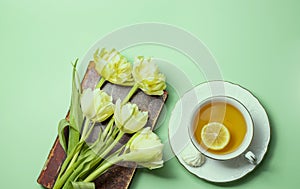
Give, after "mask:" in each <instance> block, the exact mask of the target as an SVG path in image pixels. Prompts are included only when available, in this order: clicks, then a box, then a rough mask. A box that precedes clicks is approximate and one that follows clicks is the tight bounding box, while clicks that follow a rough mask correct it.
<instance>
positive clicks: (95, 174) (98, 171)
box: [83, 157, 122, 182]
mask: <svg viewBox="0 0 300 189" xmlns="http://www.w3.org/2000/svg"><path fill="white" fill-rule="evenodd" d="M121 160H122V159H121V158H120V157H115V158H112V159H111V160H110V161H108V160H105V161H104V162H105V163H104V164H102V165H101V166H99V167H98V168H97V169H96V170H95V171H93V172H92V173H91V174H90V175H89V176H88V177H87V178H85V179H84V180H83V182H91V181H93V180H95V179H96V178H98V177H99V176H100V175H101V174H102V173H103V172H104V171H106V170H107V169H108V168H109V167H110V166H112V165H113V164H115V163H117V162H119V161H121Z"/></svg>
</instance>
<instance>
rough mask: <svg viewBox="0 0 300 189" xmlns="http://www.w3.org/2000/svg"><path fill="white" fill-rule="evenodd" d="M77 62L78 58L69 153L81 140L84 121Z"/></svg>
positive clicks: (74, 78) (72, 103) (72, 100)
mask: <svg viewBox="0 0 300 189" xmlns="http://www.w3.org/2000/svg"><path fill="white" fill-rule="evenodd" d="M77 63H78V59H77V60H76V61H75V63H74V64H73V75H72V97H71V106H70V115H69V120H70V126H71V127H72V128H73V129H70V130H69V145H68V154H70V152H71V151H72V149H73V148H74V147H75V146H76V145H77V143H78V142H79V139H80V131H81V127H82V123H83V114H82V110H81V107H80V94H81V87H80V83H79V78H78V75H77V70H76V66H77ZM77 86H78V87H77Z"/></svg>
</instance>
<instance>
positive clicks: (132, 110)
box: [114, 99, 148, 134]
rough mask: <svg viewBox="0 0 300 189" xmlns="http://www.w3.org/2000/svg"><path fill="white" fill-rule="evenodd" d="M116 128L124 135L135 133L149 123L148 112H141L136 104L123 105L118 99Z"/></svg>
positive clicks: (115, 115) (115, 114)
mask: <svg viewBox="0 0 300 189" xmlns="http://www.w3.org/2000/svg"><path fill="white" fill-rule="evenodd" d="M114 117H115V123H116V126H117V127H118V128H119V129H120V130H121V131H123V132H124V133H130V134H131V133H135V132H137V131H139V130H140V129H141V128H143V127H144V126H145V125H146V123H147V121H148V112H142V111H139V109H138V107H137V105H136V104H131V103H126V104H125V105H122V103H121V100H120V99H118V100H117V102H116V108H115V113H114Z"/></svg>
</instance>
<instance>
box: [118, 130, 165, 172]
mask: <svg viewBox="0 0 300 189" xmlns="http://www.w3.org/2000/svg"><path fill="white" fill-rule="evenodd" d="M132 137H133V139H132V140H131V141H129V149H130V152H128V153H127V154H124V160H125V161H133V162H136V163H137V164H138V165H141V166H143V167H147V168H149V169H156V168H159V167H162V166H163V160H162V150H163V144H162V143H161V141H160V139H159V137H158V136H157V135H156V134H155V133H153V132H152V131H151V130H150V128H149V127H146V128H144V129H143V130H142V131H139V132H137V133H136V134H135V135H133V136H132Z"/></svg>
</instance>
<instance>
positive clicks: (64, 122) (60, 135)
mask: <svg viewBox="0 0 300 189" xmlns="http://www.w3.org/2000/svg"><path fill="white" fill-rule="evenodd" d="M67 126H69V122H68V121H67V120H66V119H62V120H60V122H59V123H58V138H59V142H60V144H61V146H62V147H63V149H64V150H65V152H66V151H67V142H66V137H65V133H64V129H65V128H66V127H67Z"/></svg>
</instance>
